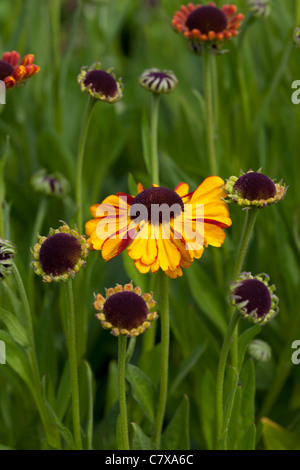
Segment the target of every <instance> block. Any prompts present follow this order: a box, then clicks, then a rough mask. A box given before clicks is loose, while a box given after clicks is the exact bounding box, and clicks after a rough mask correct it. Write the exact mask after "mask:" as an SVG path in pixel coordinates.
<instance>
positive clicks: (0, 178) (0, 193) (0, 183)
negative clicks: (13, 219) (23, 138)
mask: <svg viewBox="0 0 300 470" xmlns="http://www.w3.org/2000/svg"><path fill="white" fill-rule="evenodd" d="M8 152H9V136H8V135H7V136H6V145H5V151H4V154H3V155H2V157H1V158H0V203H2V201H4V199H5V178H4V170H5V164H6V160H7V156H8Z"/></svg>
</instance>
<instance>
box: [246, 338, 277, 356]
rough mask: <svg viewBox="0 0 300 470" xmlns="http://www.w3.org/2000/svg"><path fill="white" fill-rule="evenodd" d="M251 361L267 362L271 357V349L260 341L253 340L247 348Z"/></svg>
mask: <svg viewBox="0 0 300 470" xmlns="http://www.w3.org/2000/svg"><path fill="white" fill-rule="evenodd" d="M248 352H249V354H250V356H251V357H252V359H254V360H255V361H259V362H268V361H269V360H270V359H271V357H272V348H271V346H269V345H268V343H266V342H265V341H262V340H261V339H254V340H253V341H251V343H250V344H249V346H248Z"/></svg>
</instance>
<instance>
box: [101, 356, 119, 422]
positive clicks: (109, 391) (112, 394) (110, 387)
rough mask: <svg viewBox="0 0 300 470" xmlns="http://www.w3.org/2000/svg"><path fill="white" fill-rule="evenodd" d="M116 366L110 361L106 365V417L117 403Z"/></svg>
mask: <svg viewBox="0 0 300 470" xmlns="http://www.w3.org/2000/svg"><path fill="white" fill-rule="evenodd" d="M118 399H119V393H118V364H117V362H116V361H115V360H114V359H112V360H111V361H110V363H109V365H108V377H107V387H106V395H105V405H104V410H105V415H107V414H108V413H109V412H110V410H111V409H112V408H113V406H114V405H115V404H116V403H117V402H118Z"/></svg>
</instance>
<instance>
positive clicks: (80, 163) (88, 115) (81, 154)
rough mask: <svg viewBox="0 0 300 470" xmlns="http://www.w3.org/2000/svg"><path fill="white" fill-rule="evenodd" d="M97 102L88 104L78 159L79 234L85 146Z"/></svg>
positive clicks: (92, 100)
mask: <svg viewBox="0 0 300 470" xmlns="http://www.w3.org/2000/svg"><path fill="white" fill-rule="evenodd" d="M95 103H96V100H95V99H94V98H92V97H89V101H88V103H87V107H86V111H85V115H84V118H83V123H82V128H81V133H80V139H79V147H78V157H77V176H76V205H77V225H78V230H79V233H81V232H82V171H83V160H84V151H85V144H86V139H87V134H88V130H89V125H90V121H91V116H92V112H93V109H94V106H95Z"/></svg>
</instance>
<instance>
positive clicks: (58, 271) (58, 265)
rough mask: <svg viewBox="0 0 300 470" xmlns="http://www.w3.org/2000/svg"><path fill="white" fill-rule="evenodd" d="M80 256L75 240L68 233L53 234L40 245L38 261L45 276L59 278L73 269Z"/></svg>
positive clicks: (77, 242)
mask: <svg viewBox="0 0 300 470" xmlns="http://www.w3.org/2000/svg"><path fill="white" fill-rule="evenodd" d="M80 254H81V246H80V243H79V241H78V240H77V238H75V237H73V235H70V234H69V233H55V234H54V235H51V236H50V237H49V238H47V240H45V241H44V243H43V244H42V246H41V249H40V256H39V259H40V263H41V266H42V268H43V270H44V271H45V273H46V274H48V275H51V276H60V275H62V274H67V273H69V270H70V269H73V268H74V267H75V265H76V263H77V262H78V261H79V258H80Z"/></svg>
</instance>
